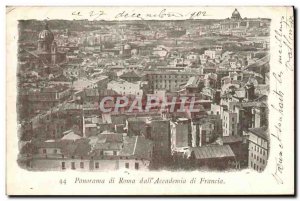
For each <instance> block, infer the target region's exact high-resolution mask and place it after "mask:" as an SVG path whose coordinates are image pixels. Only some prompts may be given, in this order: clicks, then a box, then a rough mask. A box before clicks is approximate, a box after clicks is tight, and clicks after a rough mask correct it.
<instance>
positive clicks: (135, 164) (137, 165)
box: [125, 163, 139, 170]
mask: <svg viewBox="0 0 300 201" xmlns="http://www.w3.org/2000/svg"><path fill="white" fill-rule="evenodd" d="M125 168H126V169H129V163H125ZM134 169H136V170H138V169H139V163H134Z"/></svg>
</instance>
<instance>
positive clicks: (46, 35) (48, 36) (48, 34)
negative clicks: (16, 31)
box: [39, 23, 54, 44]
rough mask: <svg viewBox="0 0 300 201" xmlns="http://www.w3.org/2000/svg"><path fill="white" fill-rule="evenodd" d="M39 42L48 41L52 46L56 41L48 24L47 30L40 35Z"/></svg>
mask: <svg viewBox="0 0 300 201" xmlns="http://www.w3.org/2000/svg"><path fill="white" fill-rule="evenodd" d="M39 40H42V41H46V42H48V44H51V43H52V42H53V40H54V35H53V33H52V32H51V31H50V30H49V27H48V24H47V23H46V25H45V29H44V30H43V31H41V32H40V33H39Z"/></svg>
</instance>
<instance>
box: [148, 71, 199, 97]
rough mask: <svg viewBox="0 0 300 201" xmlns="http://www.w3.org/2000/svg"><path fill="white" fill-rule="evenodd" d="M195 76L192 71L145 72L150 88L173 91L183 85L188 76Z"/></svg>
mask: <svg viewBox="0 0 300 201" xmlns="http://www.w3.org/2000/svg"><path fill="white" fill-rule="evenodd" d="M192 76H195V74H192V73H184V72H183V73H174V72H168V71H167V72H149V73H147V74H146V80H147V81H148V82H149V89H151V90H166V91H169V92H174V91H177V90H179V89H180V87H181V86H184V85H185V84H186V83H187V81H188V80H189V79H190V77H192Z"/></svg>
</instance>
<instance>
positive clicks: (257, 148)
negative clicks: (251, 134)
mask: <svg viewBox="0 0 300 201" xmlns="http://www.w3.org/2000/svg"><path fill="white" fill-rule="evenodd" d="M252 149H253V147H252ZM254 151H257V152H259V153H260V154H262V155H263V156H264V155H265V154H266V151H265V150H264V149H263V148H261V147H259V146H257V145H254Z"/></svg>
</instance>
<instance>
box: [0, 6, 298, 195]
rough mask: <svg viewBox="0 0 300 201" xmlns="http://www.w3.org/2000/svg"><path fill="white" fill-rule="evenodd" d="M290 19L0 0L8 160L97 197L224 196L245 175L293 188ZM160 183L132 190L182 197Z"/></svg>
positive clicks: (287, 11) (243, 11)
mask: <svg viewBox="0 0 300 201" xmlns="http://www.w3.org/2000/svg"><path fill="white" fill-rule="evenodd" d="M259 9H261V11H263V12H260V11H259ZM220 10H224V11H226V12H223V13H222V14H219V15H218V13H219V12H220ZM253 11H255V12H253ZM26 12H27V14H22V13H26ZM31 12H32V13H31ZM43 13H44V15H41V14H43ZM55 13H57V14H55ZM63 13H65V14H63ZM14 15H15V16H17V17H13V16H14ZM38 15H41V16H38ZM280 15H282V16H280ZM293 17H294V16H293V8H292V7H273V8H272V7H249V8H247V7H239V6H237V7H223V8H222V7H175V8H174V7H150V8H146V7H117V8H113V7H100V8H93V7H90V8H88V7H65V8H64V7H40V8H38V7H35V8H34V7H32V8H31V7H7V20H8V22H7V34H9V33H12V30H13V31H15V32H14V34H13V35H12V36H11V37H8V38H7V48H8V51H7V56H11V58H12V59H11V60H13V63H11V65H9V64H8V66H7V69H10V70H8V74H7V84H8V83H9V84H8V87H7V91H8V94H7V97H6V98H7V104H9V106H8V108H7V115H8V116H7V119H8V122H7V125H8V127H9V128H8V129H9V130H7V147H8V150H7V153H6V154H7V160H9V163H7V170H8V169H10V167H13V168H14V169H16V170H18V171H20V175H28V176H29V175H31V176H29V177H28V179H29V178H30V177H32V176H34V175H43V177H49V178H50V177H52V176H51V175H53V179H54V178H55V177H56V176H58V175H65V176H63V177H61V176H59V178H58V179H57V180H56V182H57V184H56V185H65V186H66V185H68V184H69V183H72V185H76V186H77V187H78V188H81V187H79V185H93V184H94V185H95V184H97V186H98V187H99V185H101V184H102V185H106V187H107V188H110V190H111V191H110V192H109V193H107V192H95V194H106V193H107V194H115V195H118V194H124V192H126V191H123V190H122V191H121V190H120V189H113V188H115V187H113V186H112V185H114V184H115V185H120V184H123V185H124V186H125V185H139V184H143V185H146V184H148V185H156V186H157V187H158V188H159V186H160V185H164V186H165V187H166V186H168V185H184V184H187V183H188V184H189V185H196V186H195V187H194V189H193V190H191V189H190V190H191V194H207V192H209V191H211V190H209V189H212V188H214V186H213V185H219V187H218V188H220V189H219V190H216V191H215V192H213V194H227V193H226V191H225V188H224V191H223V190H222V187H221V186H222V185H223V186H228V188H230V186H232V185H238V184H236V183H234V184H233V183H232V182H230V181H228V180H229V179H230V178H232V179H233V178H243V175H244V176H245V179H244V182H245V183H246V184H243V185H246V186H247V185H251V186H252V185H256V184H255V183H251V182H250V181H249V182H248V183H247V179H249V178H250V179H251V181H253V180H256V182H258V181H257V179H258V178H264V177H265V178H266V179H265V182H270V183H272V185H286V186H287V189H286V190H283V192H282V193H283V194H285V193H289V192H292V191H293V188H292V187H291V186H290V185H293V182H291V181H287V180H286V179H287V177H286V176H287V175H286V174H288V175H289V176H291V175H293V171H288V173H285V171H286V170H288V169H287V167H286V166H291V167H290V168H292V169H291V170H293V167H292V164H293V163H294V161H293V154H292V155H289V156H288V157H286V156H285V155H286V154H287V152H288V150H291V149H293V144H294V140H293V139H294V130H293V127H294V124H293V121H294V116H293V108H294V103H293V100H294V85H293V82H294V80H293V79H294V72H293V68H294V63H293V54H294V46H293V45H294V18H293ZM10 21H11V22H13V23H11V27H13V28H11V27H9V25H10V23H9V22H10ZM9 39H11V40H9ZM277 54H278V55H277ZM12 69H13V70H12ZM279 70H280V71H279ZM10 78H12V80H10ZM10 89H11V90H10ZM10 93H11V95H10ZM10 123H11V124H10ZM9 125H11V126H9ZM283 135H286V136H284V137H283ZM282 138H285V139H284V140H287V141H284V140H282ZM283 147H284V149H286V150H281V149H283ZM9 149H11V150H13V152H8V151H9ZM10 156H13V157H10ZM284 157H286V158H284ZM290 157H292V158H290ZM286 161H288V164H290V165H288V164H283V163H286ZM10 164H13V165H11V166H10ZM10 171H11V172H10ZM12 171H13V170H9V172H10V173H12ZM9 172H7V174H8V176H9V175H10V174H9ZM119 174H120V175H121V176H118V175H119ZM124 174H125V175H129V176H131V177H130V178H126V177H124ZM73 175H76V176H73ZM87 175H89V176H87ZM92 175H95V176H92ZM101 175H105V176H104V177H103V178H102V176H101ZM122 175H123V176H122ZM176 175H177V176H178V177H176ZM182 175H188V177H185V176H182ZM210 175H214V176H213V177H212V178H210ZM223 175H224V178H223ZM230 175H232V176H230ZM241 175H242V176H241ZM67 176H70V177H72V178H66V177H67ZM109 176H116V178H115V177H111V178H110V177H109ZM117 176H118V177H117ZM161 176H167V177H166V178H164V177H161ZM100 177H101V178H100ZM251 177H252V178H251ZM39 178H40V179H41V178H42V177H39V176H37V179H36V183H35V185H38V181H39ZM246 178H247V179H246ZM8 179H9V181H12V182H11V183H15V182H17V180H15V179H14V178H13V177H12V176H9V178H8ZM24 179H25V177H24ZM262 180H263V179H262ZM13 181H14V182H13ZM237 181H238V180H236V179H234V182H237ZM46 183H47V181H46V180H45V179H43V185H44V184H46ZM229 183H230V184H229ZM266 184H269V183H266ZM7 185H8V184H7ZM9 185H10V186H11V188H9V189H11V190H10V192H11V193H9V194H15V193H14V192H17V191H19V192H25V193H26V192H27V190H26V188H24V189H23V190H21V189H20V190H12V187H13V186H14V185H13V184H9ZM30 185H31V184H29V186H30ZM107 185H111V186H110V187H108V186H107ZM197 185H200V186H197ZM201 185H204V186H205V185H210V186H206V188H205V189H204V191H200V189H199V188H201ZM243 185H241V187H240V188H242V187H243ZM98 187H97V188H98ZM157 187H153V190H151V189H149V191H147V190H144V191H140V193H141V194H151V195H153V194H154V195H155V194H165V195H171V194H188V193H189V191H188V190H187V189H185V190H182V191H181V190H180V189H177V193H176V192H174V190H175V189H174V190H170V191H164V192H158V191H157V192H155V191H154V190H155V188H157ZM259 187H260V186H257V188H259ZM29 188H30V189H31V190H32V191H31V192H32V193H37V194H40V193H43V192H42V191H41V189H39V190H38V189H37V190H36V191H34V189H33V187H29ZM54 188H55V189H54V191H53V192H54V193H57V194H64V193H61V192H60V190H57V189H56V188H59V187H54ZM71 188H72V187H71V186H70V190H71ZM128 188H130V187H128ZM131 188H134V187H131ZM144 188H145V187H144ZM149 188H152V187H149ZM197 188H198V190H197ZM253 188H254V187H253ZM266 188H268V189H267V190H266V189H265V190H264V188H261V189H260V190H257V191H256V190H253V189H252V190H253V191H252V193H253V194H264V193H272V192H273V190H275V189H273V190H271V189H272V187H271V186H269V187H266ZM35 189H36V187H35ZM254 189H256V188H254ZM42 190H45V189H42ZM89 190H91V189H89ZM119 190H120V191H119ZM248 190H251V188H250V189H247V190H245V191H242V190H240V191H238V190H237V192H236V194H245V193H250V192H248ZM137 191H138V190H137V189H135V190H134V189H131V190H128V192H127V193H128V194H132V192H135V193H136V192H137ZM68 192H70V191H68ZM84 192H85V191H84V190H82V191H78V192H77V193H78V194H84ZM230 192H231V191H228V193H229V194H230ZM48 193H49V192H46V194H48ZM65 193H67V192H65ZM77 193H75V194H77ZM277 193H278V194H281V193H280V192H277ZM17 194H19V193H17ZM29 194H31V193H30V190H29ZM51 194H52V193H51ZM125 194H126V193H125Z"/></svg>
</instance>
